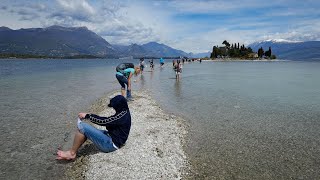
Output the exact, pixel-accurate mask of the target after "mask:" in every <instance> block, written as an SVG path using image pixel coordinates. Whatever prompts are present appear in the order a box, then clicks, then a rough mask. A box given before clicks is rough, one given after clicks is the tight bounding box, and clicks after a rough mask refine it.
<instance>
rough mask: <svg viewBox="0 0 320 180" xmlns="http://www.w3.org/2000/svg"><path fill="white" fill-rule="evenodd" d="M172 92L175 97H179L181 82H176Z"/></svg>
mask: <svg viewBox="0 0 320 180" xmlns="http://www.w3.org/2000/svg"><path fill="white" fill-rule="evenodd" d="M174 92H175V95H176V96H177V97H179V98H180V96H181V81H179V80H176V81H175V83H174Z"/></svg>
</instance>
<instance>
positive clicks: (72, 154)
mask: <svg viewBox="0 0 320 180" xmlns="http://www.w3.org/2000/svg"><path fill="white" fill-rule="evenodd" d="M86 140H87V138H86V136H85V135H84V134H82V133H81V132H80V131H79V130H77V132H76V134H75V135H74V140H73V145H72V148H71V149H70V150H68V151H61V150H58V153H57V155H58V156H57V158H56V159H59V160H60V159H64V160H73V159H75V158H76V155H77V151H78V149H79V148H80V147H81V145H82V144H83V143H84V142H85V141H86Z"/></svg>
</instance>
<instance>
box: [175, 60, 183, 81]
mask: <svg viewBox="0 0 320 180" xmlns="http://www.w3.org/2000/svg"><path fill="white" fill-rule="evenodd" d="M174 70H175V72H176V79H177V80H179V79H180V74H181V73H182V64H181V61H180V60H177V62H176V63H175V67H174Z"/></svg>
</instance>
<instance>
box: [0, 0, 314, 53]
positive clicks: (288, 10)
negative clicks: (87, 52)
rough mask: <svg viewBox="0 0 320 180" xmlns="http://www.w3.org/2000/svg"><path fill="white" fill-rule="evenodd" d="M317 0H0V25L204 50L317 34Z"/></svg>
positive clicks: (298, 38) (122, 41)
mask: <svg viewBox="0 0 320 180" xmlns="http://www.w3.org/2000/svg"><path fill="white" fill-rule="evenodd" d="M319 9H320V1H319V0H277V1H266V0H263V1H261V0H158V1H157V0H118V1H117V0H114V1H111V0H28V1H24V0H1V3H0V13H1V16H0V26H7V27H9V28H11V29H20V28H36V27H48V26H51V25H62V26H67V27H71V26H72V27H76V26H86V27H88V28H89V29H90V30H92V31H94V32H95V33H97V34H99V35H101V36H102V37H103V38H105V39H106V40H107V41H108V42H109V43H111V44H124V45H128V44H132V43H137V44H143V43H147V42H150V41H156V42H159V43H164V44H166V45H169V46H171V47H173V48H176V49H181V50H183V51H186V52H194V53H198V52H206V51H210V50H211V49H212V46H213V45H219V46H222V44H221V43H222V42H223V40H227V41H229V42H240V43H241V44H242V43H243V44H246V45H248V44H250V43H252V42H255V41H261V40H266V39H286V40H293V41H307V40H318V41H319V40H320V10H319Z"/></svg>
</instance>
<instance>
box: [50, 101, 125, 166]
mask: <svg viewBox="0 0 320 180" xmlns="http://www.w3.org/2000/svg"><path fill="white" fill-rule="evenodd" d="M108 106H109V107H112V108H113V109H114V110H115V111H116V113H115V114H114V115H112V116H110V117H101V116H98V115H95V114H88V113H82V112H81V113H79V115H78V117H79V119H81V120H80V121H79V120H78V129H77V131H76V134H75V136H74V140H73V145H72V147H71V148H70V149H69V150H68V151H61V150H58V152H57V157H56V159H58V160H73V159H75V158H76V156H77V151H78V149H79V148H80V147H81V145H82V144H83V143H84V142H85V141H86V140H87V139H90V140H91V141H92V142H93V144H94V145H95V146H96V147H97V148H98V149H99V150H100V151H102V152H106V153H107V152H112V151H115V150H117V149H119V148H121V147H122V146H124V144H125V142H126V141H127V139H128V136H129V132H130V127H131V115H130V111H129V107H128V104H127V100H126V99H125V98H124V97H123V96H121V95H117V96H115V97H114V98H112V99H111V100H110V103H109V105H108ZM82 120H88V121H91V122H92V123H94V124H97V125H100V126H105V127H106V130H101V129H97V128H95V127H93V126H91V125H90V124H88V123H85V122H83V121H82Z"/></svg>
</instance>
